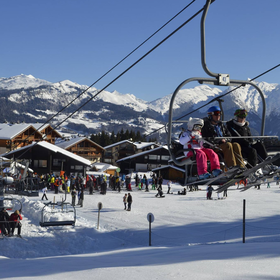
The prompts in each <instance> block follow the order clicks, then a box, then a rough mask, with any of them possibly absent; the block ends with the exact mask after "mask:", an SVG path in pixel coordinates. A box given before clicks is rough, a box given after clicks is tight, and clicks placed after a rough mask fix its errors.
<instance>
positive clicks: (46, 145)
mask: <svg viewBox="0 0 280 280" xmlns="http://www.w3.org/2000/svg"><path fill="white" fill-rule="evenodd" d="M35 145H38V146H41V147H43V148H45V149H47V150H50V151H53V152H55V153H60V154H63V155H65V156H67V157H70V158H72V159H74V160H76V161H79V162H81V163H83V164H85V165H88V166H90V165H91V162H90V161H89V160H87V159H85V158H83V157H80V156H78V155H75V154H73V153H71V152H69V151H67V150H65V149H62V148H60V147H58V146H56V145H53V144H51V143H49V142H46V141H41V142H37V143H35V142H34V143H32V144H31V145H28V146H25V147H22V148H19V149H17V150H13V151H11V152H9V153H6V154H4V155H3V156H6V157H7V156H10V155H12V154H14V153H17V152H19V151H24V150H26V149H29V148H31V147H32V146H35Z"/></svg>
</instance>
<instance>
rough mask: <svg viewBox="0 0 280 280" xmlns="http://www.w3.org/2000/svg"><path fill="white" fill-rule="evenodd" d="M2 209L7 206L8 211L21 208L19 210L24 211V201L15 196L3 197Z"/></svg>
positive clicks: (0, 199)
mask: <svg viewBox="0 0 280 280" xmlns="http://www.w3.org/2000/svg"><path fill="white" fill-rule="evenodd" d="M0 201H1V203H0V205H1V206H0V211H1V210H2V209H3V208H6V210H8V211H12V212H14V211H16V210H19V212H20V213H21V211H22V203H21V201H20V200H19V199H16V198H13V197H1V198H0Z"/></svg>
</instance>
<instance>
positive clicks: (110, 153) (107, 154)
mask: <svg viewBox="0 0 280 280" xmlns="http://www.w3.org/2000/svg"><path fill="white" fill-rule="evenodd" d="M104 156H105V157H111V156H112V151H105V154H104Z"/></svg>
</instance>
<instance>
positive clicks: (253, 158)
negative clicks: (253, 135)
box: [241, 141, 267, 166]
mask: <svg viewBox="0 0 280 280" xmlns="http://www.w3.org/2000/svg"><path fill="white" fill-rule="evenodd" d="M241 150H242V156H243V157H244V158H246V159H247V160H248V162H249V164H250V165H251V166H256V165H257V164H258V162H259V161H261V160H264V159H266V158H267V151H266V148H265V146H264V144H263V143H262V142H259V141H258V142H257V143H255V144H252V145H250V146H248V147H244V146H242V147H241ZM258 156H259V157H260V159H259V158H258Z"/></svg>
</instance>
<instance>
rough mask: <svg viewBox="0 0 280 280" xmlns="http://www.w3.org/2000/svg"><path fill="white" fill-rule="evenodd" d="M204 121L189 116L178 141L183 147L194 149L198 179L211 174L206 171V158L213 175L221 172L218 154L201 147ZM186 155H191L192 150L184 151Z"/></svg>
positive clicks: (205, 177)
mask: <svg viewBox="0 0 280 280" xmlns="http://www.w3.org/2000/svg"><path fill="white" fill-rule="evenodd" d="M203 125H204V121H203V120H202V119H199V118H191V117H190V118H189V122H188V126H187V127H188V129H187V130H186V131H184V132H183V133H182V134H181V136H180V139H179V141H180V143H181V144H182V145H184V149H187V148H188V149H190V148H191V149H194V150H195V152H196V162H197V173H198V177H199V179H207V178H209V177H210V176H211V174H210V173H208V172H207V159H209V160H210V164H211V171H212V175H213V176H214V177H217V176H218V175H220V174H221V172H222V170H221V169H220V162H219V157H218V155H217V154H216V153H215V152H214V151H213V150H212V149H209V148H204V147H203V139H202V136H201V129H202V127H203ZM185 155H186V156H187V157H191V156H193V152H192V151H188V152H185Z"/></svg>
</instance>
